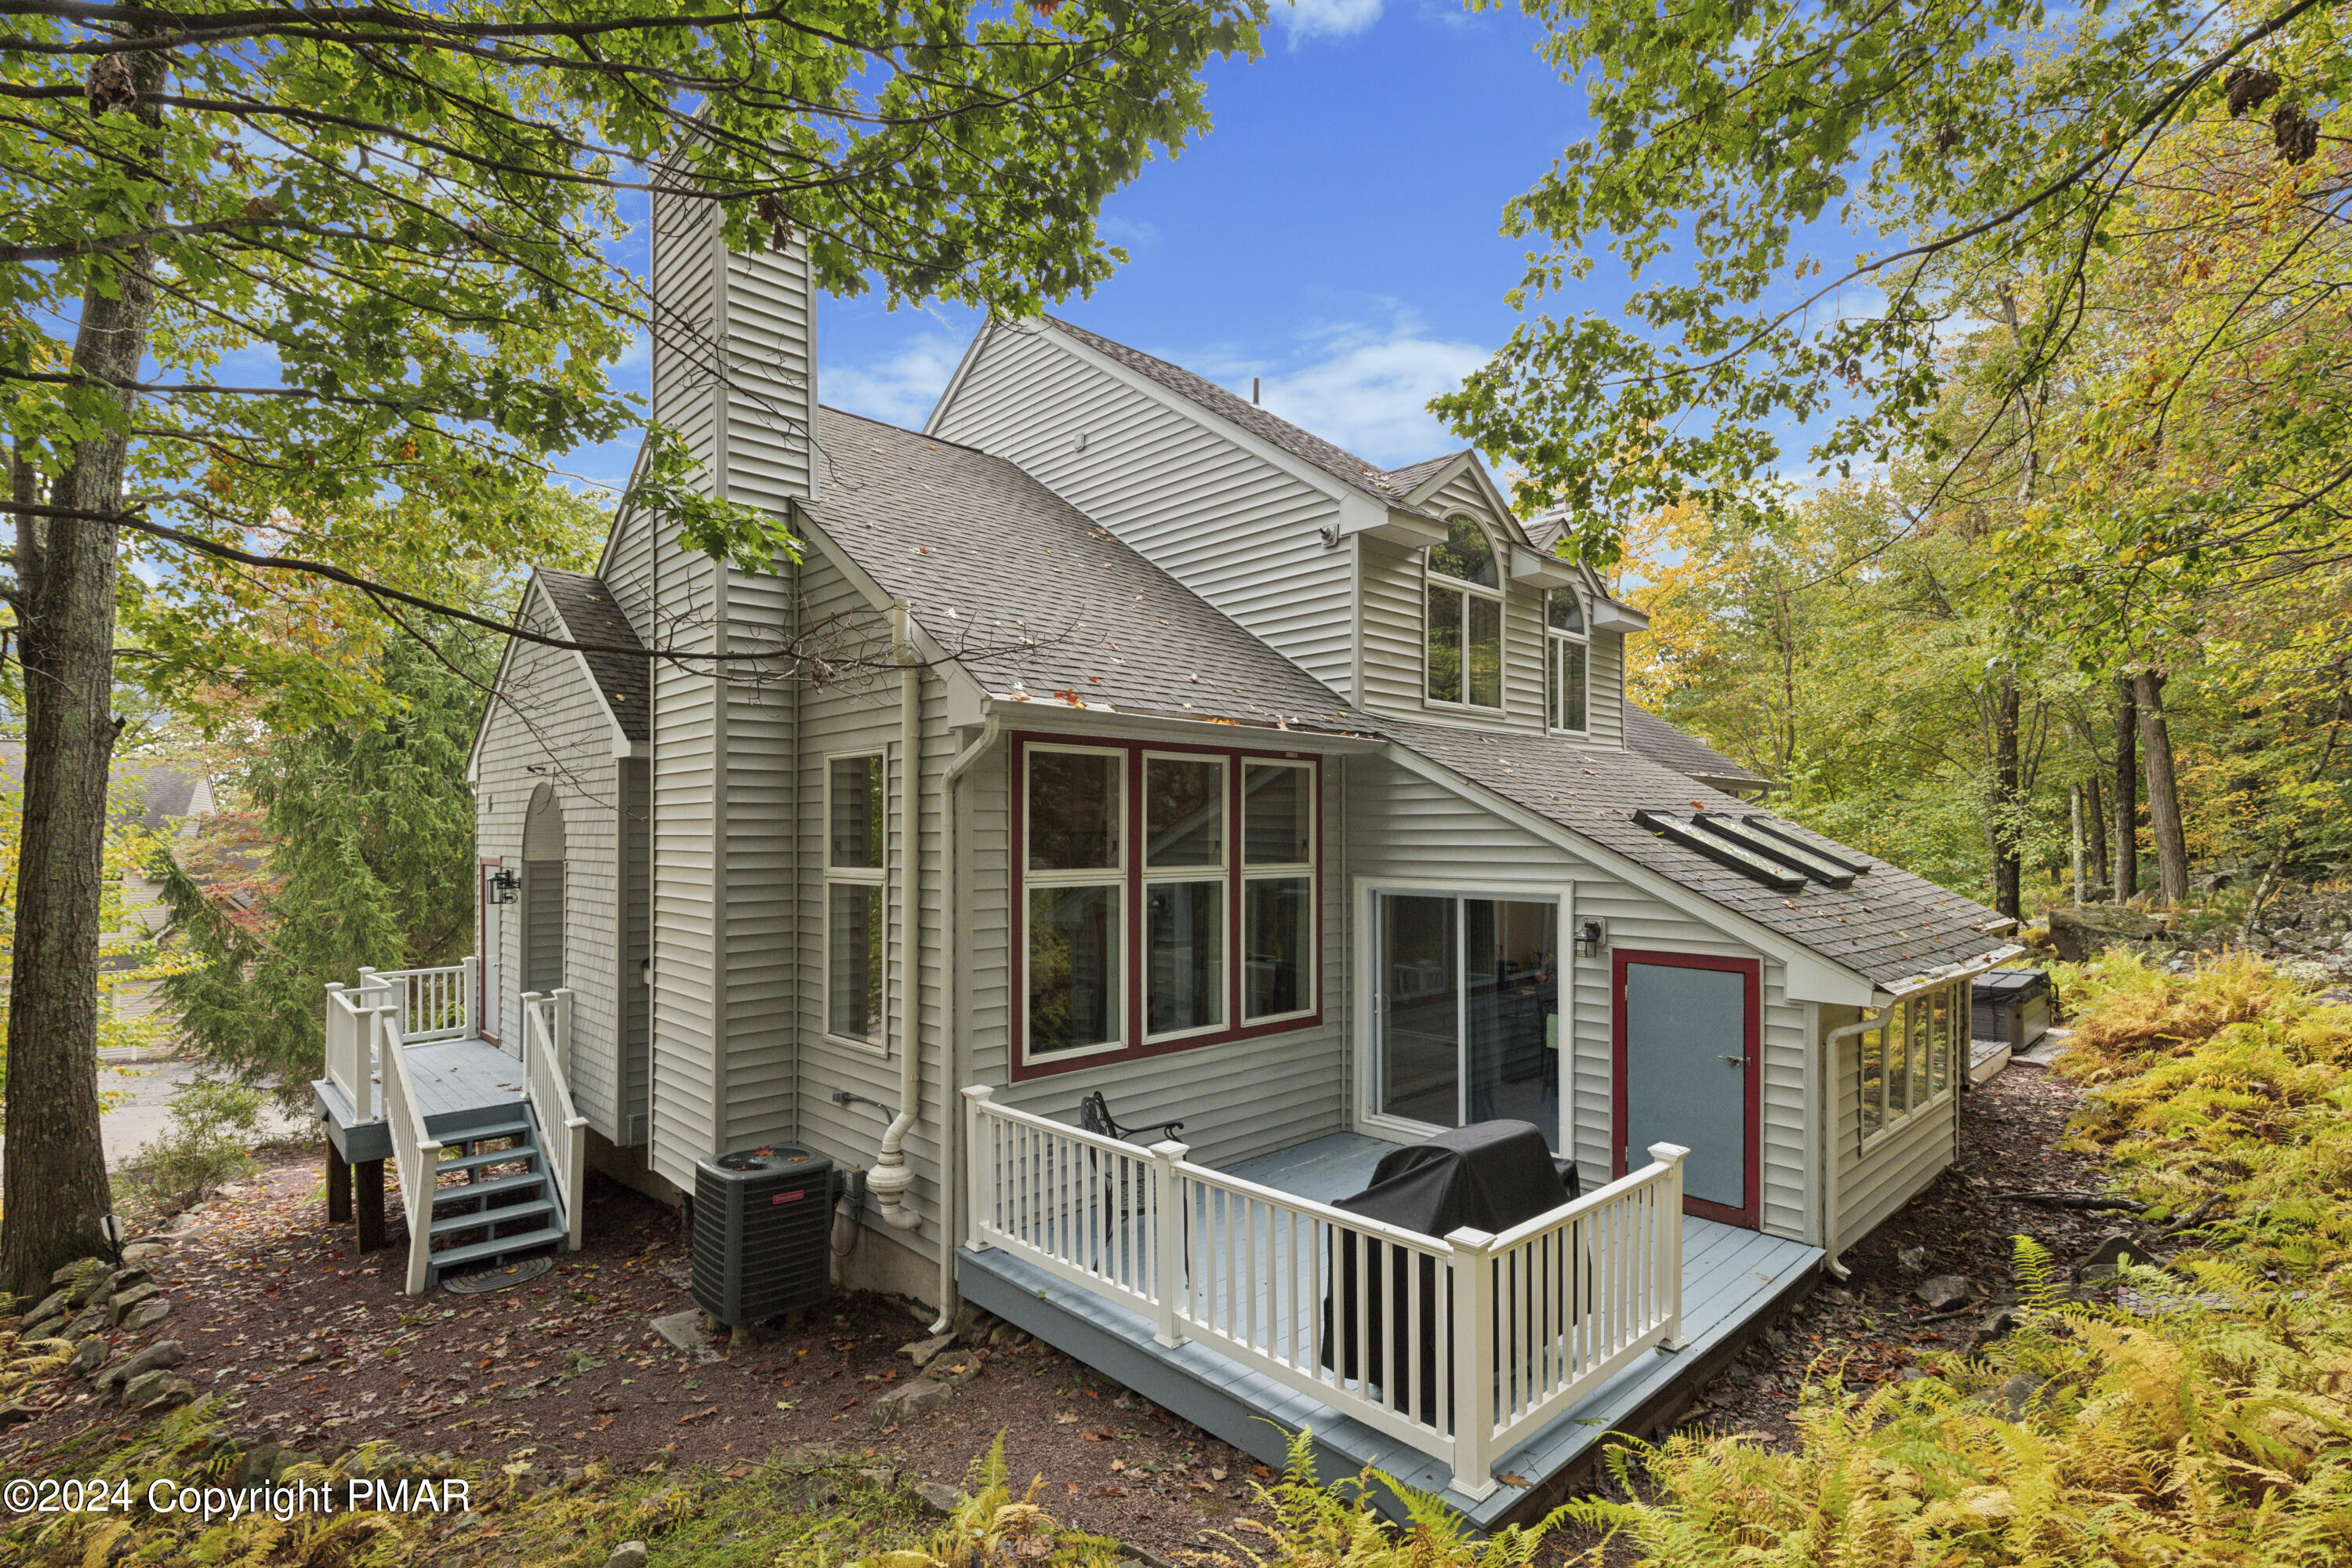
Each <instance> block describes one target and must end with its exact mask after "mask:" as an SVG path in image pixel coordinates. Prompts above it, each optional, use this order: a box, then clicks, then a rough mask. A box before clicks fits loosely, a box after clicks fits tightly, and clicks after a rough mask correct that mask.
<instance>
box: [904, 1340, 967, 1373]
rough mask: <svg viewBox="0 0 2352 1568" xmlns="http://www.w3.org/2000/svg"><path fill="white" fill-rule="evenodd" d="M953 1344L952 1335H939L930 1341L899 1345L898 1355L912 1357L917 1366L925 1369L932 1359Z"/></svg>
mask: <svg viewBox="0 0 2352 1568" xmlns="http://www.w3.org/2000/svg"><path fill="white" fill-rule="evenodd" d="M955 1342H956V1337H955V1335H954V1334H952V1333H945V1334H940V1335H937V1336H936V1337H934V1338H931V1339H928V1340H916V1341H914V1342H911V1343H908V1344H903V1345H900V1346H899V1347H898V1353H899V1354H900V1355H903V1356H912V1357H913V1358H914V1361H915V1364H916V1365H917V1366H919V1367H925V1366H929V1365H930V1364H931V1358H932V1357H934V1356H936V1355H938V1354H939V1353H940V1352H941V1351H943V1350H945V1349H947V1348H948V1347H949V1346H950V1345H951V1344H953V1343H955Z"/></svg>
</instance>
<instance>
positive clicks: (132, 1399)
mask: <svg viewBox="0 0 2352 1568" xmlns="http://www.w3.org/2000/svg"><path fill="white" fill-rule="evenodd" d="M173 1384H179V1385H180V1386H181V1387H182V1388H184V1389H186V1390H187V1391H188V1397H189V1398H191V1399H193V1398H194V1397H195V1392H196V1390H195V1385H194V1384H192V1383H190V1382H189V1381H188V1380H187V1379H186V1378H184V1377H174V1376H173V1375H172V1374H171V1373H168V1372H165V1371H164V1370H163V1368H162V1367H156V1368H154V1369H152V1371H148V1372H142V1373H140V1374H139V1375H138V1376H137V1377H134V1378H131V1379H130V1380H129V1381H127V1382H125V1383H124V1384H123V1385H122V1407H123V1408H124V1409H125V1410H146V1409H149V1408H151V1407H152V1406H153V1405H155V1403H156V1402H157V1401H159V1400H164V1399H168V1398H169V1397H170V1394H171V1392H172V1385H173ZM178 1403H181V1404H185V1403H186V1401H185V1400H182V1401H179V1402H178Z"/></svg>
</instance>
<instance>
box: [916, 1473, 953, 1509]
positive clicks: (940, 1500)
mask: <svg viewBox="0 0 2352 1568" xmlns="http://www.w3.org/2000/svg"><path fill="white" fill-rule="evenodd" d="M915 1495H916V1496H917V1497H919V1498H920V1499H922V1500H923V1506H924V1507H925V1508H927V1509H929V1510H931V1511H932V1512H933V1513H936V1514H938V1515H940V1517H941V1518H945V1517H946V1516H947V1515H949V1514H951V1513H953V1512H955V1510H957V1509H959V1508H961V1507H962V1506H963V1494H962V1493H961V1492H959V1491H957V1490H956V1489H955V1488H953V1487H951V1486H950V1485H948V1484H947V1482H945V1481H917V1482H916V1483H915Z"/></svg>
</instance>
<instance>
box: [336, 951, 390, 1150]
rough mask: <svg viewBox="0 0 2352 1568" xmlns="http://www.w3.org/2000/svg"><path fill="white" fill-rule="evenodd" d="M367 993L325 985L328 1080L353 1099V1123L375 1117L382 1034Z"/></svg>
mask: <svg viewBox="0 0 2352 1568" xmlns="http://www.w3.org/2000/svg"><path fill="white" fill-rule="evenodd" d="M368 996H369V993H366V992H362V991H346V990H345V989H343V987H341V985H334V984H330V985H329V986H328V987H327V1081H328V1082H330V1083H331V1084H333V1085H334V1086H335V1087H336V1088H338V1089H341V1090H342V1091H343V1093H344V1095H345V1096H347V1097H348V1098H349V1099H350V1100H351V1102H352V1121H353V1122H354V1123H356V1122H362V1121H374V1120H375V1119H376V1115H377V1111H376V1089H375V1083H376V1071H377V1069H376V1058H377V1055H378V1044H379V1040H380V1037H381V1035H382V1024H381V1020H380V1015H379V1012H378V1009H377V1008H376V1007H374V1006H373V1005H370V1003H369V1001H368Z"/></svg>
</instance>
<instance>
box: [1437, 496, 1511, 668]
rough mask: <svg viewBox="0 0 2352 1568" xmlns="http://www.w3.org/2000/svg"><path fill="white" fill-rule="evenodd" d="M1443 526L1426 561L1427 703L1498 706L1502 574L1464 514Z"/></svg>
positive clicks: (1492, 550) (1490, 547)
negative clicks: (1439, 540)
mask: <svg viewBox="0 0 2352 1568" xmlns="http://www.w3.org/2000/svg"><path fill="white" fill-rule="evenodd" d="M1446 529H1447V531H1446V538H1445V542H1444V543H1443V544H1433V545H1431V546H1430V547H1429V553H1428V557H1427V562H1426V584H1427V602H1428V606H1429V608H1428V618H1427V621H1426V623H1425V626H1424V627H1423V647H1424V651H1425V658H1424V668H1425V684H1424V687H1423V690H1424V692H1425V694H1426V695H1427V697H1428V699H1429V700H1431V701H1432V702H1453V703H1460V704H1462V705H1464V706H1465V707H1471V708H1500V707H1501V706H1502V705H1503V595H1502V581H1503V579H1502V573H1501V572H1500V570H1499V569H1498V568H1497V567H1496V561H1495V547H1494V545H1493V544H1492V543H1491V542H1488V540H1487V538H1486V531H1485V530H1484V529H1481V528H1480V527H1479V526H1478V525H1477V524H1476V523H1475V522H1473V521H1471V520H1470V519H1468V518H1466V517H1457V518H1454V519H1452V520H1451V521H1449V522H1448V523H1447V525H1446Z"/></svg>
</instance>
